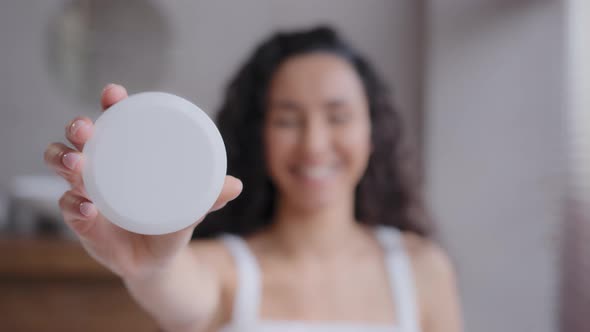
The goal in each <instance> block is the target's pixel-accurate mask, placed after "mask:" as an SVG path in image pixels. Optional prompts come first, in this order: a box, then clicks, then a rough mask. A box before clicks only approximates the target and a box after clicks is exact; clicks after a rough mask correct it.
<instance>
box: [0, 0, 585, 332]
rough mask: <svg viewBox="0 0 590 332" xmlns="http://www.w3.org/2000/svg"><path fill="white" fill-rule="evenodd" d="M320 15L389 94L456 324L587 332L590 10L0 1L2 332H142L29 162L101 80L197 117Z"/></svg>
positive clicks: (461, 0) (55, 192)
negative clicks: (410, 153)
mask: <svg viewBox="0 0 590 332" xmlns="http://www.w3.org/2000/svg"><path fill="white" fill-rule="evenodd" d="M317 23H329V24H332V25H334V26H335V27H336V28H338V29H339V30H340V31H341V32H342V33H343V35H344V36H345V37H346V39H347V40H349V41H351V42H352V43H353V45H356V46H357V47H358V48H359V49H360V50H361V51H363V52H364V53H365V54H366V55H367V56H368V57H369V58H370V59H371V60H372V61H373V62H374V63H375V65H376V67H377V69H378V70H379V71H380V72H381V74H382V75H383V76H384V77H385V78H386V79H387V81H388V83H389V84H390V85H391V86H393V88H394V91H395V99H396V101H397V103H398V104H399V106H400V109H401V110H402V111H403V113H404V115H405V118H406V122H407V124H408V128H409V129H408V132H409V134H410V138H411V140H412V142H414V145H415V146H416V147H417V148H418V150H417V151H418V157H419V160H420V161H421V167H422V169H423V170H424V181H425V186H426V194H427V199H428V203H429V205H430V207H431V209H432V214H433V216H434V218H435V221H436V222H437V225H438V228H439V230H440V234H441V236H440V237H441V242H442V244H443V246H444V247H445V248H446V249H447V250H448V251H449V254H450V256H451V258H452V259H453V262H454V264H455V267H456V270H457V274H458V281H459V288H460V292H461V301H462V306H463V311H464V319H465V325H466V328H465V330H466V331H480V332H488V331H489V332H492V331H537V332H553V331H580V332H581V331H590V323H589V320H588V316H589V315H590V259H588V255H587V254H588V253H590V213H589V211H588V210H589V206H590V204H589V203H590V199H589V197H590V185H589V183H590V110H589V107H590V93H589V92H590V65H589V64H588V59H590V46H589V45H590V39H589V36H588V31H590V2H588V1H586V0H563V1H558V0H365V1H354V0H332V1H330V0H322V1H312V0H298V1H285V0H274V1H271V0H248V1H229V0H221V1H220V0H217V1H214V0H209V1H206V0H200V1H182V0H166V1H164V0H126V1H115V0H68V1H64V0H43V1H41V0H37V1H34V0H30V1H17V0H12V1H10V0H8V1H2V2H1V3H0V74H1V76H2V80H0V234H1V235H2V236H1V237H0V294H1V295H0V330H6V331H38V330H45V331H48V330H61V331H66V330H72V331H79V330H84V331H94V330H96V331H104V330H106V329H107V328H108V329H110V330H111V331H119V330H120V331H123V330H129V329H133V330H139V329H140V328H144V329H146V330H150V329H151V330H153V327H154V325H153V322H152V321H151V320H150V319H149V318H147V317H146V316H145V315H144V314H143V313H142V312H141V311H140V310H139V309H138V308H137V307H136V306H135V305H134V304H133V303H132V302H131V300H130V299H129V298H128V296H127V295H126V293H125V291H124V289H123V288H122V286H121V285H120V283H119V282H118V281H117V280H116V279H115V278H114V277H113V276H112V275H110V274H109V273H107V272H106V271H104V270H103V269H101V268H100V267H98V266H97V265H96V264H94V263H93V262H92V260H90V259H89V258H88V257H87V256H86V255H85V254H84V252H83V251H82V250H81V249H80V248H79V246H78V245H77V244H76V243H75V241H72V240H71V235H70V234H69V233H68V231H67V230H65V229H64V228H63V227H62V226H61V224H60V215H59V211H58V210H57V200H58V198H59V196H61V194H62V193H63V192H64V191H65V190H66V186H65V184H64V183H62V182H61V181H59V179H57V178H56V177H54V176H53V175H52V174H51V172H50V171H49V170H47V169H46V167H45V166H44V164H43V160H42V156H43V151H44V149H45V147H46V146H47V145H48V144H49V143H50V142H52V141H63V140H64V139H63V128H64V126H65V124H66V123H67V122H68V121H69V120H70V119H72V118H73V117H75V116H78V115H86V116H89V117H91V118H96V117H97V116H98V115H99V95H100V90H101V89H102V87H103V86H104V85H105V84H107V83H109V82H116V83H120V84H123V85H125V86H126V87H128V89H129V91H130V93H134V92H139V91H145V90H162V91H168V92H171V93H175V94H178V95H181V96H183V97H185V98H187V99H189V100H192V101H193V102H195V103H196V104H197V105H199V106H200V107H201V108H203V109H204V110H206V111H207V112H208V113H209V114H210V115H211V116H213V115H214V112H215V110H216V109H217V107H218V106H219V103H220V101H221V96H222V92H223V89H224V87H225V84H226V82H227V81H228V79H229V78H230V75H232V74H233V73H234V72H235V70H236V69H237V68H238V66H239V65H240V64H241V62H242V61H243V60H244V59H245V58H246V56H248V55H249V54H250V52H251V51H252V49H253V47H254V45H256V44H257V43H258V42H259V41H260V40H261V39H263V38H265V37H267V36H268V35H269V34H270V33H271V32H273V31H275V30H276V29H289V28H302V27H308V26H311V25H313V24H317Z"/></svg>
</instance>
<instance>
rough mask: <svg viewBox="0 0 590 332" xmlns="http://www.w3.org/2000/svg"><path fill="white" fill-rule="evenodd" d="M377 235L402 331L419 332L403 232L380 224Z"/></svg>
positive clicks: (413, 286) (414, 295) (414, 296)
mask: <svg viewBox="0 0 590 332" xmlns="http://www.w3.org/2000/svg"><path fill="white" fill-rule="evenodd" d="M376 236H377V239H378V240H379V242H381V245H382V246H383V248H384V250H385V254H386V257H385V259H386V264H387V270H388V272H389V284H390V285H391V288H392V292H393V294H392V296H393V299H394V304H395V307H396V313H397V320H398V324H399V327H400V331H404V332H419V331H420V325H419V315H418V310H417V305H416V291H415V285H414V278H413V275H412V268H411V265H410V260H409V258H408V256H407V254H406V250H405V248H404V244H403V239H402V237H401V233H400V231H399V230H397V229H396V228H393V227H386V226H378V227H377V228H376Z"/></svg>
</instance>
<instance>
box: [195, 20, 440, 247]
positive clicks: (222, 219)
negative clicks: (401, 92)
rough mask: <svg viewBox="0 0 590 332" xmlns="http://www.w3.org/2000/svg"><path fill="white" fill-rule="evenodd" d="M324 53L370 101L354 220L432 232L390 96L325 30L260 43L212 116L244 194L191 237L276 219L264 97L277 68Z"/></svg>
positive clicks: (241, 230) (247, 229) (248, 228)
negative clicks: (367, 152) (342, 64)
mask: <svg viewBox="0 0 590 332" xmlns="http://www.w3.org/2000/svg"><path fill="white" fill-rule="evenodd" d="M311 52H328V53H330V54H335V55H337V56H340V57H342V58H343V59H345V60H347V62H348V63H350V65H351V66H352V67H353V68H354V69H355V71H356V72H357V74H358V75H359V77H360V78H361V81H362V84H363V87H364V92H365V94H366V97H367V100H368V102H369V113H370V121H371V136H372V137H371V141H372V146H373V151H372V154H371V156H370V158H369V162H368V165H367V169H366V171H365V174H364V175H363V177H362V178H361V180H360V181H359V183H358V185H357V188H356V193H355V218H356V220H358V221H359V222H360V223H363V224H368V225H378V224H382V225H389V226H394V227H396V228H398V229H400V230H403V231H411V232H414V233H416V234H418V235H421V236H429V235H430V234H431V232H432V229H431V224H430V221H429V218H427V217H426V213H424V211H425V209H424V208H423V204H422V203H421V199H420V195H418V190H417V188H418V182H417V181H416V179H417V177H416V176H415V172H412V171H415V170H416V167H410V166H411V164H410V163H409V161H410V158H409V156H410V155H409V154H408V152H409V151H403V148H402V121H401V118H400V115H399V114H398V112H397V110H396V109H395V107H394V105H393V104H392V102H391V98H390V92H389V89H388V88H387V86H386V85H385V84H384V82H383V81H382V80H381V78H380V77H379V76H378V75H377V73H376V72H375V70H374V69H373V68H372V66H371V65H370V64H369V62H368V61H367V60H366V59H365V58H364V57H363V56H362V55H361V54H360V53H359V52H357V51H356V50H355V49H353V48H352V47H351V46H349V45H348V44H347V43H346V42H344V41H343V40H342V39H341V37H340V36H339V35H338V34H337V33H336V31H335V30H334V29H332V28H330V27H327V26H319V27H315V28H312V29H309V30H303V31H295V32H279V33H277V34H275V35H273V36H271V37H270V38H269V39H268V40H266V41H264V42H263V43H262V44H261V45H259V46H258V47H257V48H256V50H255V51H254V54H252V56H250V58H249V59H248V60H247V61H246V62H245V64H243V66H242V67H241V69H240V70H239V71H238V73H237V75H236V76H235V77H234V78H233V79H232V80H231V82H230V84H229V86H228V87H227V90H226V92H225V100H224V102H223V104H222V106H221V109H220V110H219V112H218V113H217V115H218V118H217V121H218V127H219V130H220V132H221V135H222V136H223V139H224V141H225V145H226V149H227V155H228V174H231V175H233V176H236V177H238V178H239V179H241V180H242V182H243V184H244V189H243V192H242V194H241V195H240V196H239V197H238V198H237V199H236V200H234V201H233V202H231V203H229V204H228V206H226V207H225V208H223V209H222V210H220V211H217V212H214V213H212V214H210V215H209V216H207V218H206V219H205V220H204V221H203V222H202V223H201V224H200V225H199V226H197V228H196V229H195V233H194V237H196V238H203V237H214V236H217V235H219V234H221V233H234V234H239V235H247V234H250V233H252V232H255V231H257V230H259V229H261V228H263V227H264V226H266V225H269V224H270V223H272V222H273V219H272V217H273V209H274V206H275V201H276V192H275V187H274V185H273V183H272V182H271V179H270V177H269V175H268V172H267V170H266V164H265V161H264V158H265V156H264V148H263V137H262V133H263V123H264V117H265V113H266V109H267V93H268V89H269V84H270V81H271V78H272V76H273V74H274V73H275V71H276V70H277V68H278V67H279V66H280V65H281V64H282V63H283V62H284V61H285V60H287V59H288V58H291V57H293V56H297V55H302V54H307V53H311Z"/></svg>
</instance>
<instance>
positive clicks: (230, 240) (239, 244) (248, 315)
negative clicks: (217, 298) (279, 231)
mask: <svg viewBox="0 0 590 332" xmlns="http://www.w3.org/2000/svg"><path fill="white" fill-rule="evenodd" d="M221 239H222V241H223V242H224V243H225V245H226V246H227V248H228V249H229V251H230V253H231V255H232V256H233V258H234V263H235V266H236V272H237V280H238V285H237V288H236V294H235V296H234V305H233V314H232V324H235V325H237V326H248V325H251V324H253V323H255V322H256V321H257V320H258V307H259V304H260V270H259V267H258V263H257V262H256V258H255V257H254V255H253V254H252V252H251V251H250V249H249V248H248V245H247V244H246V241H244V240H243V239H242V238H241V237H239V236H235V235H230V234H225V235H223V236H222V237H221Z"/></svg>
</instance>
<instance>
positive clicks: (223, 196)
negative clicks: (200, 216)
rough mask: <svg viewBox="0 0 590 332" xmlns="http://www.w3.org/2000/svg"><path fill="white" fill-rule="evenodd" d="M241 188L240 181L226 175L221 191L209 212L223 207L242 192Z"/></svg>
mask: <svg viewBox="0 0 590 332" xmlns="http://www.w3.org/2000/svg"><path fill="white" fill-rule="evenodd" d="M242 188H243V184H242V181H240V180H239V179H238V178H235V177H233V176H231V175H228V176H226V177H225V182H224V183H223V187H222V189H221V193H220V194H219V197H217V200H216V201H215V203H214V204H213V207H212V208H211V210H209V212H213V211H217V210H219V209H221V208H223V207H224V206H225V205H226V204H227V203H228V202H229V201H232V200H234V199H236V198H237V197H238V196H239V195H240V193H241V192H242Z"/></svg>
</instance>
